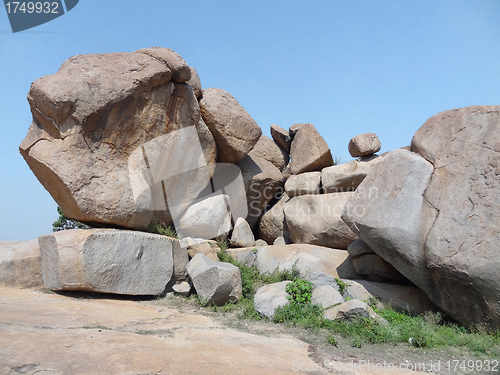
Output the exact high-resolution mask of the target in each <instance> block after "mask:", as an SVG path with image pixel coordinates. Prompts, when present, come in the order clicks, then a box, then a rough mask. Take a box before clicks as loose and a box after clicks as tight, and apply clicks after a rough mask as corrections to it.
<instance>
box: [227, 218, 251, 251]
mask: <svg viewBox="0 0 500 375" xmlns="http://www.w3.org/2000/svg"><path fill="white" fill-rule="evenodd" d="M230 245H231V246H232V247H250V246H253V245H255V238H254V236H253V233H252V228H250V225H249V224H248V223H247V221H246V220H245V219H243V218H242V217H239V218H238V219H236V223H235V224H234V228H233V233H232V235H231V241H230Z"/></svg>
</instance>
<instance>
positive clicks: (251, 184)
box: [237, 154, 283, 229]
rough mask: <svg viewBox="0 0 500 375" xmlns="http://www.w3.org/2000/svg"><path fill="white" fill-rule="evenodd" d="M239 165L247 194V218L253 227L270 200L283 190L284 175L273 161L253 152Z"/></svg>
mask: <svg viewBox="0 0 500 375" xmlns="http://www.w3.org/2000/svg"><path fill="white" fill-rule="evenodd" d="M237 166H238V167H240V169H241V174H242V176H243V182H244V185H245V191H246V195H247V196H246V199H247V204H248V216H247V217H246V220H247V222H248V224H250V227H251V228H252V229H253V228H254V227H255V225H256V224H257V222H258V221H259V219H260V217H261V216H262V215H263V214H264V212H265V208H266V206H267V205H268V204H269V202H270V201H271V200H272V199H273V198H275V197H276V196H277V195H278V193H279V192H280V191H283V176H282V175H281V172H280V171H279V169H278V168H276V167H275V166H274V165H273V164H272V163H270V162H268V161H267V160H265V159H263V158H261V157H258V156H255V155H251V154H249V155H247V156H245V157H244V158H243V159H242V160H241V161H240V162H238V164H237Z"/></svg>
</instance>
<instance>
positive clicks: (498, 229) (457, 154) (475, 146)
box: [342, 106, 500, 328]
mask: <svg viewBox="0 0 500 375" xmlns="http://www.w3.org/2000/svg"><path fill="white" fill-rule="evenodd" d="M499 145H500V106H473V107H466V108H460V109H454V110H449V111H445V112H442V113H439V114H437V115H435V116H434V117H431V118H430V119H429V120H428V121H427V122H426V123H425V124H424V125H423V126H422V127H421V128H420V129H419V130H418V131H417V132H416V134H415V136H414V137H413V140H412V147H411V149H412V151H413V152H414V153H411V152H408V151H404V150H396V151H393V152H391V153H389V154H388V155H387V156H386V157H384V160H383V161H382V162H380V163H379V165H377V166H376V167H375V168H374V170H373V171H372V172H371V173H370V174H369V175H368V176H367V178H366V179H365V180H364V181H363V182H362V183H361V185H360V188H361V187H362V186H364V187H376V188H377V191H378V198H374V197H373V198H371V199H370V198H366V197H365V198H361V197H358V196H357V194H356V195H355V196H354V197H353V198H352V200H351V201H349V202H348V204H347V205H346V207H345V209H344V213H343V215H342V216H343V218H344V219H345V220H346V222H347V223H348V224H349V225H350V226H351V228H353V230H355V231H357V232H359V236H360V238H361V239H362V240H363V241H364V242H366V243H367V244H368V245H369V246H370V247H371V248H372V249H373V250H374V251H375V252H376V253H377V254H379V255H380V256H382V257H383V258H384V259H385V260H387V261H388V262H389V263H391V264H392V265H393V266H394V267H395V268H397V269H398V270H399V271H400V272H401V273H402V274H403V275H405V276H406V277H407V278H409V279H410V280H411V281H413V282H414V283H415V284H416V285H418V286H419V287H420V288H421V289H422V290H424V291H425V292H426V293H427V295H428V296H429V298H430V299H431V300H432V301H433V302H434V303H435V304H436V305H437V306H439V307H440V308H441V309H443V310H444V311H445V312H446V313H448V314H449V315H451V316H452V317H453V318H455V319H456V320H458V321H459V322H461V323H462V324H464V325H466V326H468V327H477V326H480V325H485V326H488V327H492V328H499V327H500V301H499V298H498V296H499V295H500V257H498V254H499V251H498V246H497V245H496V242H495V241H494V239H495V238H497V237H498V235H499V233H500V214H499V213H500V210H499V208H500V194H499V193H500V182H499V181H500V179H498V168H499V166H500V156H499V155H500V154H499V151H500V146H499ZM382 181H383V182H382ZM353 206H358V207H362V208H363V210H364V212H359V213H358V214H356V213H354V211H352V210H351V211H349V208H353ZM363 210H360V211H363Z"/></svg>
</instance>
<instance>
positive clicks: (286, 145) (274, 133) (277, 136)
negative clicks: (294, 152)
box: [271, 124, 292, 153]
mask: <svg viewBox="0 0 500 375" xmlns="http://www.w3.org/2000/svg"><path fill="white" fill-rule="evenodd" d="M271 137H273V139H274V141H275V142H276V143H277V144H278V145H280V146H281V148H283V150H285V151H286V152H288V153H290V146H291V144H292V137H291V136H290V133H289V132H288V131H286V130H285V129H283V128H282V127H280V126H278V125H274V124H272V125H271Z"/></svg>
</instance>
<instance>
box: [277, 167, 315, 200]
mask: <svg viewBox="0 0 500 375" xmlns="http://www.w3.org/2000/svg"><path fill="white" fill-rule="evenodd" d="M320 186H321V172H306V173H301V174H299V175H296V176H290V178H289V179H288V180H287V181H286V182H285V193H286V194H287V195H288V196H289V197H290V198H293V197H298V196H299V195H307V194H319V193H320Z"/></svg>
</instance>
